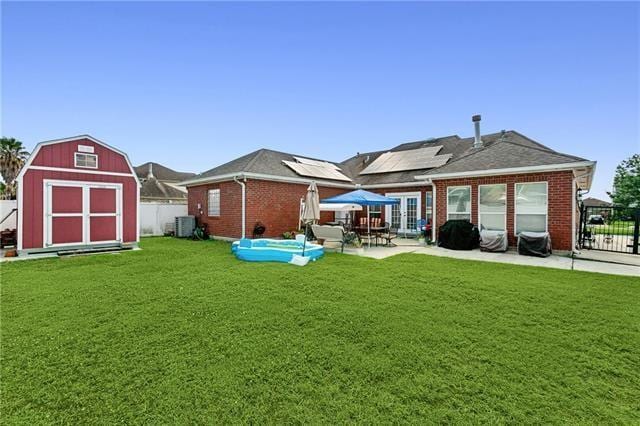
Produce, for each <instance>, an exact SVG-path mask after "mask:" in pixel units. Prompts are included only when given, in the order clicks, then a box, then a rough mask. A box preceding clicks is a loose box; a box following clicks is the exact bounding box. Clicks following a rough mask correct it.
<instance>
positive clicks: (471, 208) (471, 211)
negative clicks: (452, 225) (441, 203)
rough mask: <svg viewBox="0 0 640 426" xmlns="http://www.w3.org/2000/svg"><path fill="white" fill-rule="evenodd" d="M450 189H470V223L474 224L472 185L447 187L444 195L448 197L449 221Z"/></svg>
mask: <svg viewBox="0 0 640 426" xmlns="http://www.w3.org/2000/svg"><path fill="white" fill-rule="evenodd" d="M449 188H469V222H471V223H473V217H471V216H472V213H473V191H472V188H471V185H451V186H446V187H445V191H444V192H445V194H444V195H445V196H446V197H447V200H446V202H447V204H446V206H447V220H449ZM452 214H467V213H466V212H463V213H460V212H454V213H452Z"/></svg>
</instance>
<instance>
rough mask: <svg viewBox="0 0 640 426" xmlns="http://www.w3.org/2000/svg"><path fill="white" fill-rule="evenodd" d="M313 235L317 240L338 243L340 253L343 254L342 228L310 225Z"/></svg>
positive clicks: (344, 234) (343, 233) (343, 234)
mask: <svg viewBox="0 0 640 426" xmlns="http://www.w3.org/2000/svg"><path fill="white" fill-rule="evenodd" d="M311 229H312V230H313V234H314V235H315V236H316V238H317V239H318V240H322V242H323V245H324V242H325V241H328V242H334V243H340V253H344V243H345V242H346V241H345V240H346V239H345V236H346V233H345V232H344V228H343V227H342V226H331V225H311Z"/></svg>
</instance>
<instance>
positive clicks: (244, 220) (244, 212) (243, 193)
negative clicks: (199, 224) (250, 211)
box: [207, 177, 302, 238]
mask: <svg viewBox="0 0 640 426" xmlns="http://www.w3.org/2000/svg"><path fill="white" fill-rule="evenodd" d="M233 181H234V182H235V183H237V184H238V185H240V187H241V188H242V189H241V195H240V196H241V197H242V212H241V215H240V216H241V218H242V238H245V237H246V234H247V229H246V225H247V202H246V199H247V192H246V191H247V188H246V184H245V183H244V182H241V181H239V180H238V178H237V177H234V178H233ZM208 195H209V193H208V192H207V196H208ZM208 202H209V200H207V203H208ZM220 203H221V204H222V200H220ZM208 207H209V206H207V209H208ZM301 214H302V213H301Z"/></svg>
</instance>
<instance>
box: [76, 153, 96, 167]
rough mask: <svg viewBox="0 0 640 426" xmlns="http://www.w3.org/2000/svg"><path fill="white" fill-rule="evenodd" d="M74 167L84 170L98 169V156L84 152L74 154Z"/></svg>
mask: <svg viewBox="0 0 640 426" xmlns="http://www.w3.org/2000/svg"><path fill="white" fill-rule="evenodd" d="M75 166H76V167H83V168H85V169H97V168H98V156H97V155H96V154H87V153H84V152H76V153H75Z"/></svg>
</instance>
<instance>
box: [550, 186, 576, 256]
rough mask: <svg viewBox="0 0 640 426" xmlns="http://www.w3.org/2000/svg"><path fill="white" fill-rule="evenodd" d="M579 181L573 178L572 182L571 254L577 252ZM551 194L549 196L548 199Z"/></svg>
mask: <svg viewBox="0 0 640 426" xmlns="http://www.w3.org/2000/svg"><path fill="white" fill-rule="evenodd" d="M577 183H578V181H577V178H575V177H574V178H573V179H572V180H571V252H572V253H573V252H575V251H576V195H577V191H576V185H577ZM548 197H549V194H547V198H548ZM547 204H549V200H547Z"/></svg>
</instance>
